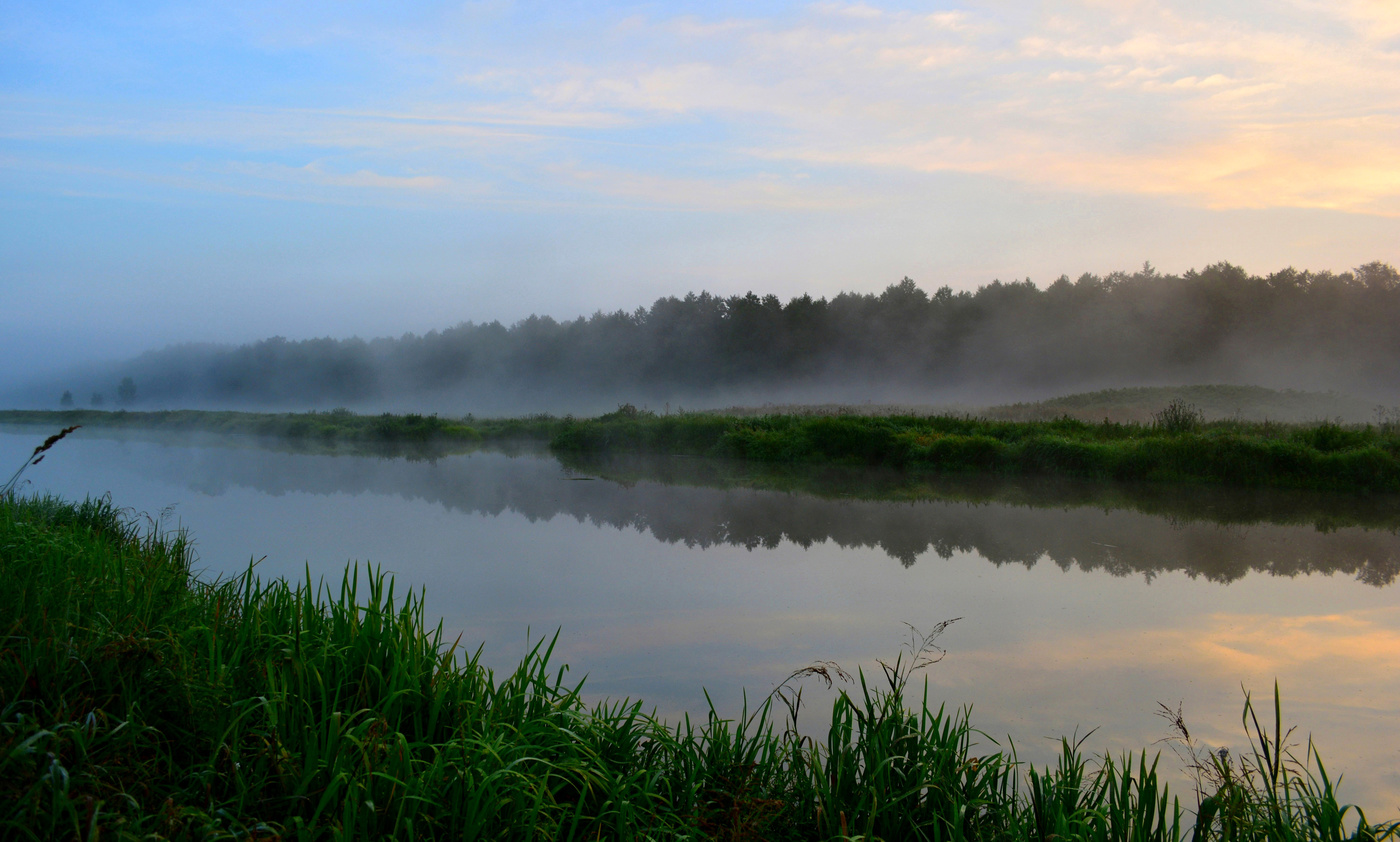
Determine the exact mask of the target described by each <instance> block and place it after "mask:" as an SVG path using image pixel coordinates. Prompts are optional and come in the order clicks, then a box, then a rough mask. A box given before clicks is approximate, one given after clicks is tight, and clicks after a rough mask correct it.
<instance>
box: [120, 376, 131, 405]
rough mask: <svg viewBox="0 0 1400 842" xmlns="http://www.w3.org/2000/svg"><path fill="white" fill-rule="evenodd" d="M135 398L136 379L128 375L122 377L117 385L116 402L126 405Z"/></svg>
mask: <svg viewBox="0 0 1400 842" xmlns="http://www.w3.org/2000/svg"><path fill="white" fill-rule="evenodd" d="M134 400H136V381H135V380H132V379H131V378H130V377H123V378H122V382H121V383H120V384H119V385H118V386H117V403H119V404H121V405H122V406H127V405H128V404H130V403H131V402H132V401H134Z"/></svg>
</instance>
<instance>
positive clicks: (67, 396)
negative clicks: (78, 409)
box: [58, 389, 73, 407]
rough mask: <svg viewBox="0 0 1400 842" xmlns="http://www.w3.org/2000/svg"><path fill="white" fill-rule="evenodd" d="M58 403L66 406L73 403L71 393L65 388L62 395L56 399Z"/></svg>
mask: <svg viewBox="0 0 1400 842" xmlns="http://www.w3.org/2000/svg"><path fill="white" fill-rule="evenodd" d="M58 405H59V406H63V407H68V406H72V405H73V393H72V392H70V391H68V390H67V389H64V390H63V397H61V398H59V399H58Z"/></svg>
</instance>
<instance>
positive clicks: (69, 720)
mask: <svg viewBox="0 0 1400 842" xmlns="http://www.w3.org/2000/svg"><path fill="white" fill-rule="evenodd" d="M190 558H191V557H190V553H189V545H188V543H187V542H186V540H185V539H184V537H183V536H181V535H179V534H156V533H154V532H151V531H149V530H144V529H143V528H141V526H140V525H139V524H138V523H136V522H134V521H133V520H131V519H130V518H129V517H126V516H124V515H123V514H122V513H121V512H119V511H118V510H116V509H114V508H113V507H112V505H111V504H110V503H108V502H106V501H87V502H85V503H83V504H80V505H75V504H72V503H68V502H63V501H58V500H54V499H47V498H39V499H36V498H30V499H24V498H15V497H13V496H10V495H0V575H3V576H4V577H5V580H6V582H7V585H8V586H7V587H6V588H3V589H0V618H3V623H4V628H3V632H4V642H3V651H0V713H2V714H3V715H0V836H4V837H6V838H31V839H68V838H72V839H78V838H81V839H97V838H106V839H153V838H154V839H159V838H165V839H196V838H198V839H208V838H230V839H274V838H285V839H341V838H362V839H369V838H398V839H437V838H466V839H476V838H493V839H599V838H603V839H644V838H645V839H677V838H692V839H727V840H737V839H834V838H866V839H877V838H878V839H890V840H893V839H919V838H928V839H949V838H966V839H987V840H992V839H997V840H1001V839H1006V840H1013V839H1014V840H1021V839H1026V840H1048V839H1051V838H1060V839H1065V838H1092V839H1135V840H1156V839H1162V840H1175V839H1180V838H1182V837H1183V835H1184V834H1185V833H1186V832H1187V831H1186V829H1185V828H1186V827H1187V826H1188V825H1189V824H1190V822H1191V816H1190V815H1189V814H1187V813H1184V812H1183V811H1182V810H1181V809H1180V808H1179V807H1178V805H1177V802H1176V800H1175V799H1173V798H1172V797H1171V796H1170V795H1169V794H1168V793H1167V791H1166V788H1165V786H1164V785H1163V784H1162V783H1161V781H1160V780H1159V777H1158V774H1157V767H1156V762H1155V761H1152V760H1149V759H1148V758H1147V754H1146V753H1144V754H1142V755H1136V756H1131V755H1130V756H1127V757H1122V758H1118V759H1110V760H1104V761H1093V762H1091V761H1090V759H1089V758H1087V757H1086V756H1085V755H1084V754H1083V753H1082V752H1081V751H1080V750H1079V748H1078V747H1077V746H1075V745H1071V744H1069V743H1066V744H1065V745H1064V746H1063V757H1062V759H1061V761H1060V762H1059V764H1058V765H1057V766H1054V767H1050V768H1044V769H1032V768H1027V767H1024V766H1022V765H1020V764H1018V763H1017V762H1016V760H1015V756H1014V753H1012V752H1009V751H1008V752H1001V751H986V752H984V751H979V749H977V748H976V747H975V743H976V742H977V741H978V739H977V734H976V732H975V731H974V730H973V729H972V727H971V726H970V724H969V723H968V720H967V718H966V716H965V715H963V714H962V713H949V712H947V711H944V710H942V709H940V708H936V707H934V706H931V705H930V704H929V703H928V701H927V699H925V701H924V703H923V704H922V705H921V706H919V707H917V708H915V709H913V710H910V709H908V708H907V707H906V704H905V699H906V693H905V690H906V687H907V685H908V683H909V682H910V681H911V678H913V676H914V675H915V674H916V672H917V669H918V667H919V666H920V665H921V664H923V660H921V659H920V657H919V656H920V652H921V651H922V652H923V653H924V654H926V653H927V652H928V651H930V650H929V648H928V641H925V642H923V643H919V644H917V645H912V646H911V647H910V648H911V650H913V651H911V652H907V653H905V655H904V657H902V658H901V659H899V660H897V661H895V662H893V663H892V664H891V665H890V666H889V667H887V668H885V669H884V670H883V674H882V675H879V676H875V677H870V678H869V679H868V680H867V677H865V676H861V677H860V678H859V680H858V682H857V683H856V684H854V685H851V688H852V689H851V690H850V692H849V693H843V694H842V695H841V697H840V699H839V700H838V702H837V704H836V706H835V708H834V710H833V713H832V715H831V720H830V723H829V727H828V728H827V729H826V732H827V736H826V738H825V739H824V740H822V741H820V742H813V741H812V740H810V739H804V738H799V737H797V736H795V734H794V731H793V730H792V729H791V728H790V726H791V725H792V724H793V723H792V721H791V718H792V717H793V716H795V715H796V714H795V713H793V712H789V711H791V710H792V709H790V708H789V707H788V706H786V705H783V704H781V702H782V701H783V699H784V698H786V699H788V700H791V699H792V695H791V693H789V694H788V695H787V696H785V697H784V696H778V697H775V698H776V699H777V701H779V702H780V704H778V705H776V706H773V705H765V706H763V707H762V708H761V709H760V710H759V711H758V712H757V713H755V714H753V715H752V716H745V717H741V718H740V719H739V720H737V721H727V720H723V719H720V718H719V717H717V716H715V715H713V714H711V715H710V716H709V717H707V718H705V719H704V720H703V721H698V722H690V721H684V722H681V723H677V724H675V725H671V726H668V725H666V724H663V723H659V722H657V721H655V720H653V719H652V718H651V717H649V716H647V715H646V713H645V709H644V707H643V706H642V705H641V703H639V702H633V703H628V702H610V703H604V704H599V705H595V706H589V705H586V704H585V703H584V702H583V700H582V699H581V696H580V692H579V685H577V684H572V683H570V682H568V681H566V679H565V673H564V671H563V670H562V669H556V668H554V667H553V666H551V664H550V662H549V659H550V652H549V647H548V646H542V647H540V648H537V649H536V650H535V651H534V652H533V653H532V654H531V655H530V656H529V657H528V658H526V659H525V660H524V662H522V663H521V664H520V666H519V667H518V668H517V669H516V670H515V671H514V672H512V673H510V674H508V675H499V676H498V675H495V674H493V673H491V672H490V671H488V670H486V669H484V668H482V667H481V666H480V665H479V664H478V663H477V662H476V660H475V659H474V658H472V657H470V656H464V655H463V654H462V653H460V652H454V651H452V650H451V649H450V648H449V647H445V646H444V645H443V640H442V637H441V634H440V631H435V630H433V629H430V628H426V627H425V625H424V620H423V617H424V614H423V604H422V601H421V597H416V596H414V595H412V594H409V595H407V596H402V595H396V593H395V590H394V585H393V583H392V581H391V580H388V579H386V578H385V577H383V576H381V575H378V574H376V573H373V572H369V573H361V572H355V571H351V572H350V573H348V574H347V576H346V578H345V580H344V581H343V582H342V583H340V584H339V585H338V586H337V587H324V586H322V587H314V586H308V585H294V584H291V583H287V582H284V581H280V580H278V581H271V582H264V581H259V580H257V579H256V578H254V577H252V576H245V577H240V578H238V579H235V580H230V581H223V582H202V581H199V580H196V579H193V578H191V575H190V570H189V565H190ZM804 675H805V676H806V677H807V678H808V679H809V680H810V679H814V678H819V677H820V676H818V675H816V674H815V673H813V672H810V671H808V672H805V673H804V672H803V671H799V673H796V674H794V677H793V678H792V679H791V681H790V682H789V683H788V684H786V685H784V686H786V687H788V688H792V687H795V686H796V684H795V683H796V682H800V681H801V680H803V678H804ZM775 710H779V711H784V712H785V715H783V716H779V715H776V714H775V713H774V711H775ZM1246 721H1247V722H1248V723H1252V729H1253V730H1252V732H1251V736H1252V747H1253V749H1254V750H1253V751H1252V752H1246V753H1243V754H1242V755H1239V759H1235V756H1232V759H1229V760H1221V759H1220V758H1219V756H1217V755H1214V754H1210V755H1209V757H1210V758H1213V759H1211V760H1207V761H1206V765H1207V766H1212V767H1213V768H1207V769H1206V770H1205V778H1204V780H1205V781H1207V782H1208V783H1209V784H1210V786H1209V787H1208V790H1207V792H1208V794H1209V798H1207V799H1206V800H1205V801H1204V802H1203V804H1202V805H1201V816H1202V819H1203V820H1202V821H1201V822H1200V823H1199V825H1198V826H1199V828H1200V829H1201V836H1200V838H1216V837H1220V838H1230V839H1256V838H1257V839H1264V838H1268V839H1294V838H1297V839H1343V838H1377V837H1382V838H1383V837H1385V836H1387V835H1393V834H1394V828H1393V827H1392V826H1383V827H1371V826H1369V825H1367V824H1366V821H1365V818H1364V817H1363V816H1362V815H1361V813H1360V812H1359V811H1357V810H1355V809H1352V808H1344V807H1342V806H1341V805H1340V804H1339V803H1338V802H1337V799H1336V795H1335V793H1334V792H1333V790H1332V788H1331V785H1330V783H1329V782H1328V778H1327V777H1326V775H1325V774H1323V773H1322V771H1321V764H1320V763H1318V762H1317V759H1316V756H1315V754H1313V753H1312V751H1311V749H1309V751H1308V754H1307V755H1306V756H1305V757H1303V758H1302V759H1301V761H1300V760H1294V759H1290V758H1289V757H1288V755H1286V754H1285V755H1284V757H1283V759H1280V758H1279V756H1278V752H1277V750H1276V744H1277V737H1278V735H1279V733H1280V731H1281V730H1282V725H1281V720H1277V719H1274V718H1273V717H1265V722H1266V724H1265V725H1263V726H1260V725H1259V724H1258V723H1257V722H1256V721H1255V720H1254V718H1253V711H1252V709H1251V708H1248V707H1247V708H1246ZM1270 724H1272V727H1270ZM982 743H983V744H984V745H985V746H986V748H989V749H990V748H993V747H992V746H990V745H986V741H985V739H983V740H982ZM1193 801H1194V799H1193Z"/></svg>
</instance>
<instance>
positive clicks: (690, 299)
mask: <svg viewBox="0 0 1400 842" xmlns="http://www.w3.org/2000/svg"><path fill="white" fill-rule="evenodd" d="M122 370H123V371H125V372H128V376H133V377H134V378H135V381H136V382H137V383H139V384H140V389H141V397H142V401H143V402H146V401H150V402H153V403H161V404H173V403H180V402H187V401H205V402H229V403H232V402H239V403H254V404H269V405H276V404H291V405H316V404H321V405H340V404H344V405H357V404H365V403H373V402H375V401H385V400H392V399H394V398H396V397H404V396H415V395H417V396H421V395H425V394H429V395H432V394H436V395H453V394H465V393H471V394H476V395H482V394H495V395H498V396H499V395H513V396H516V397H523V398H532V399H535V400H536V401H544V400H546V399H549V398H551V397H558V396H564V397H565V398H568V397H570V396H573V397H577V396H580V395H583V396H590V397H592V398H595V399H596V402H598V403H600V404H606V403H607V402H608V401H613V402H616V401H619V400H624V399H625V400H637V399H642V400H653V401H656V402H657V403H658V405H659V402H660V401H663V400H673V399H674V400H686V399H689V400H695V401H704V400H706V399H707V398H710V399H722V398H723V396H725V395H729V394H734V393H736V392H739V393H744V394H748V395H763V394H775V395H776V394H780V393H781V394H792V393H793V392H795V391H801V390H807V391H808V393H809V394H810V395H811V396H812V397H814V398H815V397H817V396H821V397H822V398H824V399H827V400H836V399H858V398H859V397H860V396H861V395H862V394H865V396H866V397H869V398H874V397H876V396H877V395H878V396H882V397H887V396H889V395H891V394H896V393H898V394H903V395H905V396H906V397H907V399H910V400H917V399H919V398H921V397H922V398H927V399H933V398H936V397H937V396H938V395H940V394H946V393H961V394H973V393H977V394H991V393H998V392H999V393H1002V394H1025V393H1027V392H1038V393H1042V394H1044V393H1049V392H1054V391H1057V390H1058V391H1064V390H1068V389H1074V388H1078V387H1088V386H1103V385H1115V386H1121V385H1137V384H1151V383H1186V382H1195V383H1199V382H1236V383H1257V384H1261V385H1270V386H1274V387H1276V388H1278V387H1293V388H1324V389H1326V388H1335V389H1339V390H1346V389H1349V390H1354V391H1359V392H1362V393H1367V394H1380V393H1385V394H1387V395H1389V394H1393V392H1394V391H1395V390H1396V388H1397V384H1400V273H1397V271H1396V270H1395V268H1394V267H1392V266H1391V265H1389V264H1386V263H1381V262H1374V263H1369V264H1366V265H1364V266H1361V267H1358V268H1357V269H1355V270H1354V271H1351V272H1342V273H1333V272H1330V271H1324V272H1309V271H1301V270H1297V269H1292V268H1288V269H1284V270H1281V271H1278V272H1274V273H1272V274H1269V275H1266V276H1257V275H1251V274H1249V273H1247V272H1245V271H1244V270H1243V269H1241V268H1240V267H1238V266H1234V265H1232V264H1230V263H1217V264H1213V265H1210V266H1207V267H1206V268H1204V269H1201V270H1199V271H1197V270H1192V271H1189V272H1186V273H1184V274H1181V275H1172V274H1162V273H1160V272H1158V271H1157V270H1155V269H1154V268H1153V267H1152V266H1151V265H1150V264H1144V265H1143V267H1142V269H1140V270H1138V271H1137V272H1133V273H1127V272H1114V273H1112V274H1109V275H1106V276H1098V275H1093V274H1088V273H1086V274H1083V275H1081V276H1080V277H1079V278H1078V279H1077V280H1070V279H1069V278H1068V277H1065V276H1062V277H1060V278H1059V279H1057V280H1056V281H1054V282H1053V283H1051V284H1049V285H1047V286H1045V287H1044V288H1040V287H1037V286H1036V285H1035V284H1033V283H1031V281H1029V280H1024V281H1013V282H1009V283H1004V282H1001V281H994V282H992V283H990V284H987V285H985V286H982V287H980V288H978V289H977V290H976V291H975V292H974V291H962V292H955V291H953V290H952V289H951V288H950V287H947V286H942V287H939V288H938V289H936V290H935V291H934V292H932V293H929V292H927V291H926V290H925V289H924V288H922V287H920V286H919V285H918V284H916V283H915V282H914V281H913V280H911V279H909V278H904V279H903V280H901V281H900V282H898V283H894V284H891V285H889V286H888V287H887V288H886V289H884V290H883V291H881V292H879V293H869V294H867V293H858V292H843V293H841V294H839V295H836V296H834V297H832V298H830V299H827V298H813V297H811V296H809V295H803V296H799V297H795V298H791V299H790V300H788V301H786V302H783V301H781V300H780V299H779V298H778V297H777V296H774V295H764V296H759V295H756V294H754V293H752V292H750V293H748V294H746V295H733V296H728V297H721V296H716V295H712V294H710V293H708V292H700V293H691V294H688V295H686V296H685V297H683V298H680V297H665V298H661V299H658V300H657V301H656V302H655V303H653V304H652V305H651V307H650V308H646V307H639V308H637V309H636V310H634V311H631V312H626V311H617V312H611V313H604V312H598V313H595V314H593V315H592V316H589V317H583V316H580V317H578V318H576V319H572V320H564V321H558V320H555V319H553V318H550V317H549V316H531V317H529V318H527V319H524V320H521V321H519V322H516V323H515V324H512V325H504V324H502V323H500V322H498V321H491V322H485V323H476V322H462V323H460V324H458V325H456V326H454V327H449V328H447V329H444V330H440V331H431V332H429V333H426V334H423V335H414V334H406V335H404V336H401V337H398V338H380V339H373V340H368V341H366V340H363V339H359V338H351V339H330V338H325V339H311V340H303V341H291V340H287V339H284V338H281V337H273V338H270V339H264V340H261V341H258V342H253V343H249V344H246V345H241V346H237V347H227V346H192V345H185V346H173V347H169V348H165V349H162V350H158V351H153V352H149V353H147V354H145V355H143V356H141V357H139V358H137V359H135V360H132V361H129V362H128V363H127V364H124V365H123V366H122ZM526 402H527V403H528V401H526Z"/></svg>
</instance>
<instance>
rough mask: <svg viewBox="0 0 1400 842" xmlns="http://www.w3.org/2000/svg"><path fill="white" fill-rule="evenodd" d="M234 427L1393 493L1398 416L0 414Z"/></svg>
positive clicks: (388, 439) (58, 420) (397, 439)
mask: <svg viewBox="0 0 1400 842" xmlns="http://www.w3.org/2000/svg"><path fill="white" fill-rule="evenodd" d="M6 423H7V424H25V425H48V426H51V427H68V426H73V425H75V424H77V425H83V426H88V427H98V428H110V429H133V430H134V429H150V430H165V431H183V432H210V433H220V434H225V433H233V434H243V435H256V436H264V437H276V438H280V439H283V440H287V441H290V442H307V443H318V444H337V445H338V444H348V445H350V446H371V445H372V446H381V445H399V446H428V445H438V446H453V447H470V446H473V445H474V444H476V443H479V442H482V441H497V442H499V441H509V440H518V439H532V440H537V441H548V442H549V444H550V447H551V449H553V450H554V451H556V452H558V453H561V454H566V455H575V456H577V455H606V454H619V453H651V454H667V455H685V456H705V457H720V458H727V459H737V460H743V461H748V462H754V463H764V464H770V465H809V466H810V465H823V464H830V465H837V466H857V465H859V466H881V467H887V468H892V469H896V470H900V471H904V472H907V473H910V474H915V475H917V474H927V475H936V474H943V475H986V476H996V477H1015V476H1050V477H1056V476H1058V477H1072V478H1078V479H1087V480H1111V481H1120V482H1146V483H1172V482H1175V483H1194V484H1201V485H1219V486H1229V487H1237V488H1251V487H1255V488H1293V489H1312V490H1325V491H1344V492H1396V491H1400V425H1397V424H1396V423H1385V424H1380V425H1370V424H1368V425H1350V426H1346V425H1340V424H1336V423H1330V422H1321V423H1313V424H1279V423H1272V422H1258V423H1254V422H1243V421H1214V422H1205V421H1202V420H1201V419H1200V417H1199V415H1198V414H1196V413H1195V412H1194V411H1193V410H1191V409H1190V408H1189V407H1184V406H1181V405H1175V410H1173V411H1167V410H1164V411H1163V414H1162V417H1161V418H1160V419H1158V420H1157V421H1154V422H1153V423H1151V424H1140V423H1110V422H1104V423H1097V424H1096V423H1088V422H1085V421H1078V420H1074V419H1071V418H1060V419H1056V420H1052V421H996V420H987V419H983V418H975V417H970V416H859V415H823V416H810V415H765V416H734V415H720V414H713V413H680V414H666V415H660V414H657V413H654V412H648V411H645V410H638V409H636V408H635V407H632V406H630V405H629V406H623V407H621V408H619V409H618V410H617V411H616V412H612V413H608V414H606V415H602V416H599V417H597V418H591V419H576V418H573V417H564V418H559V417H555V416H549V415H537V416H531V417H527V418H507V419H476V418H473V417H471V416H467V417H464V418H459V419H451V418H440V417H438V416H436V415H427V416H425V415H415V414H408V415H391V414H387V413H386V414H381V415H356V414H355V413H352V412H349V411H348V410H333V411H331V412H310V413H245V412H207V411H198V410H172V411H165V412H124V411H117V412H102V411H98V410H68V411H61V412H43V411H18V410H10V411H4V412H0V424H6Z"/></svg>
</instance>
